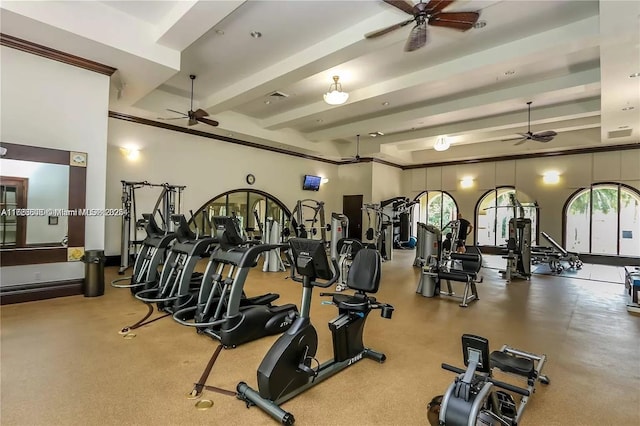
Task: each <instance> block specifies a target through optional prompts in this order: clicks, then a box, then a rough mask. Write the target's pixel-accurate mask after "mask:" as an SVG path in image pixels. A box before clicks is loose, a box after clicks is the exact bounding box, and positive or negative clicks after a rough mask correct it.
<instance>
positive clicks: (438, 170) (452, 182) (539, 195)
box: [402, 149, 640, 243]
mask: <svg viewBox="0 0 640 426" xmlns="http://www.w3.org/2000/svg"><path fill="white" fill-rule="evenodd" d="M547 170H556V171H558V172H559V173H560V183H558V184H556V185H547V184H545V183H543V182H542V174H543V173H544V172H545V171H547ZM403 173H404V176H403V177H402V185H403V193H405V194H406V195H407V196H408V197H411V198H413V197H415V196H416V195H418V194H419V193H420V192H422V191H424V190H444V191H447V192H449V193H450V194H451V195H452V196H453V197H454V199H455V200H456V201H457V203H458V207H459V209H460V211H461V212H462V213H463V215H464V216H465V217H466V218H467V219H469V220H470V221H471V222H472V223H473V217H474V215H475V207H476V203H477V202H478V200H479V199H480V197H482V195H483V194H484V193H485V192H486V191H488V190H491V189H493V188H495V187H498V186H514V187H515V188H516V191H518V194H521V195H522V199H520V198H519V199H520V201H522V202H528V201H537V202H538V204H539V206H540V225H539V230H540V231H545V232H547V233H548V234H549V235H550V236H551V237H552V238H554V239H555V240H556V241H558V242H561V241H562V237H563V235H562V219H563V218H562V209H563V206H564V203H565V202H566V201H567V199H568V198H569V197H570V196H571V194H573V193H574V192H575V191H577V190H578V189H580V188H584V187H589V186H590V185H591V184H592V183H597V182H620V183H623V184H626V185H629V186H631V187H633V188H636V189H638V190H640V149H634V150H626V151H610V152H601V153H593V154H576V155H563V156H556V157H540V158H531V159H520V160H509V161H494V162H486V163H477V164H468V165H459V166H445V167H430V168H420V169H410V170H405V171H404V172H403ZM465 176H470V177H472V178H473V179H474V186H473V187H472V188H469V189H463V188H461V187H460V180H461V179H462V178H463V177H465ZM524 194H526V195H527V196H528V198H529V199H526V197H525V196H524ZM541 243H544V242H542V241H541Z"/></svg>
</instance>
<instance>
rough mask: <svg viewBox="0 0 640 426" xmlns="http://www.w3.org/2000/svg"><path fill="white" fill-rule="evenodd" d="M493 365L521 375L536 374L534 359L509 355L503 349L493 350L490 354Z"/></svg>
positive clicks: (501, 369)
mask: <svg viewBox="0 0 640 426" xmlns="http://www.w3.org/2000/svg"><path fill="white" fill-rule="evenodd" d="M489 358H490V360H491V367H495V368H498V369H499V370H500V371H503V372H505V373H513V374H517V375H519V376H524V377H527V378H532V377H534V375H535V370H534V365H533V361H532V360H530V359H527V358H521V357H517V356H514V355H509V354H508V353H506V352H502V351H493V352H491V355H490V357H489Z"/></svg>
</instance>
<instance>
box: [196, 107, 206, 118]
mask: <svg viewBox="0 0 640 426" xmlns="http://www.w3.org/2000/svg"><path fill="white" fill-rule="evenodd" d="M193 116H194V117H195V118H202V117H208V116H209V113H208V112H207V111H205V110H203V109H200V108H198V109H197V110H195V111H193Z"/></svg>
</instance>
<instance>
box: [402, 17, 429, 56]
mask: <svg viewBox="0 0 640 426" xmlns="http://www.w3.org/2000/svg"><path fill="white" fill-rule="evenodd" d="M425 44H427V23H426V22H425V23H423V24H419V25H416V26H415V27H413V29H412V30H411V34H409V38H408V39H407V43H406V44H405V46H404V51H405V52H413V51H414V50H418V49H420V48H421V47H422V46H424V45H425Z"/></svg>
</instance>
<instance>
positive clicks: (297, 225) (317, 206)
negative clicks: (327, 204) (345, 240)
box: [291, 198, 327, 241]
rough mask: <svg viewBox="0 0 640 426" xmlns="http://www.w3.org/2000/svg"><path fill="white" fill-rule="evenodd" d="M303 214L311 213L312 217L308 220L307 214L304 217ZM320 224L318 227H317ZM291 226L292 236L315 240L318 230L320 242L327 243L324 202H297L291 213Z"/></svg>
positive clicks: (306, 200) (309, 200)
mask: <svg viewBox="0 0 640 426" xmlns="http://www.w3.org/2000/svg"><path fill="white" fill-rule="evenodd" d="M305 212H312V213H313V215H312V216H311V218H309V216H308V213H307V215H306V216H305ZM318 222H320V226H318ZM291 226H292V228H293V234H294V235H295V236H296V237H298V238H309V239H312V240H313V239H315V238H313V237H315V236H316V235H317V234H318V229H319V230H320V240H322V241H327V225H326V222H325V216H324V201H317V200H312V199H309V198H307V199H304V200H298V201H297V202H296V207H295V208H294V209H293V211H292V212H291Z"/></svg>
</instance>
